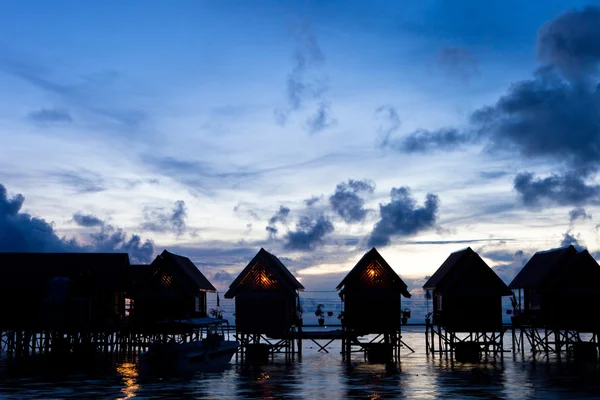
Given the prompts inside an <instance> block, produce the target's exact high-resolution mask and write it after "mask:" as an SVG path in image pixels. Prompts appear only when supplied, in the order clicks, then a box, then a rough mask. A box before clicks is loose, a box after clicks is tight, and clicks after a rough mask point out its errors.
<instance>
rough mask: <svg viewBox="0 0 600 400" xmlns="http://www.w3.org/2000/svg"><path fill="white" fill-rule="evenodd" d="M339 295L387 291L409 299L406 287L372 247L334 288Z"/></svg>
mask: <svg viewBox="0 0 600 400" xmlns="http://www.w3.org/2000/svg"><path fill="white" fill-rule="evenodd" d="M336 289H337V290H342V292H341V293H347V292H349V291H365V290H389V291H395V292H400V293H401V294H402V295H403V296H404V297H410V293H409V292H408V286H407V285H406V283H404V281H403V280H402V279H401V278H400V277H399V276H398V274H396V272H395V271H394V270H393V269H392V267H390V265H389V264H388V263H387V262H386V261H385V260H384V259H383V257H382V256H381V254H379V252H378V251H377V249H375V247H373V248H372V249H371V250H369V251H368V252H367V253H365V255H363V256H362V258H361V259H360V260H359V261H358V263H357V264H356V265H355V266H354V268H352V269H351V270H350V272H348V275H346V277H345V278H344V279H343V280H342V281H341V282H340V284H339V285H338V286H337V288H336Z"/></svg>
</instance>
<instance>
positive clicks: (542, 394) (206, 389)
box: [0, 327, 600, 400]
mask: <svg viewBox="0 0 600 400" xmlns="http://www.w3.org/2000/svg"><path fill="white" fill-rule="evenodd" d="M507 338H509V336H507ZM403 339H404V341H405V342H406V343H407V344H408V345H409V346H411V347H412V348H413V349H415V350H416V353H407V352H403V354H402V361H401V364H400V369H399V371H398V372H388V370H386V368H385V367H384V366H383V365H377V364H374V365H370V364H367V363H366V362H364V360H363V359H362V358H361V357H359V356H358V355H357V356H356V357H355V358H354V359H353V360H352V362H351V363H349V364H348V363H345V362H343V361H342V359H341V356H340V354H339V352H340V344H339V342H338V343H336V345H335V346H333V347H331V349H330V353H328V354H327V353H322V352H321V353H319V352H317V347H316V346H315V345H314V344H312V342H309V341H306V342H304V354H303V357H302V360H296V361H295V362H292V363H287V364H286V363H285V360H284V358H283V357H278V356H276V357H275V360H274V362H272V363H270V364H269V365H265V366H262V367H258V368H250V367H243V366H239V365H236V364H232V365H231V367H230V368H228V369H226V370H225V371H222V372H218V373H217V372H211V373H198V374H196V375H194V376H193V377H190V378H186V379H179V380H177V379H175V380H168V381H160V382H148V383H145V382H140V380H139V379H138V376H137V367H136V365H135V364H134V363H131V362H120V363H116V364H113V365H112V366H111V368H110V369H109V370H108V371H98V370H96V371H93V372H90V371H88V372H86V373H69V374H68V375H66V377H65V376H63V375H60V374H56V373H53V374H51V375H43V376H37V377H35V378H32V377H27V378H25V377H23V376H22V375H20V376H11V375H7V374H6V371H2V370H1V369H2V366H0V373H1V374H2V375H3V376H1V377H0V378H1V379H2V380H3V383H2V384H0V397H3V398H78V399H79V398H100V399H128V398H162V399H172V398H214V399H244V398H249V399H251V398H260V399H279V398H299V399H323V400H330V399H345V398H365V399H389V398H395V399H444V398H446V399H450V398H452V399H455V398H460V399H465V398H467V399H494V398H498V399H544V398H545V399H554V398H561V399H562V398H572V399H584V398H588V399H592V398H594V399H595V398H599V397H600V369H599V366H598V365H596V364H593V365H591V366H590V365H587V366H585V367H582V366H577V365H574V364H572V363H565V362H564V361H563V363H562V364H561V363H558V362H556V360H550V361H547V360H546V359H545V358H543V357H541V358H538V359H537V360H536V359H535V358H534V357H533V356H531V355H530V354H529V353H528V352H526V353H525V357H524V359H521V357H520V356H519V355H517V356H516V357H514V358H513V355H512V353H505V356H504V360H503V361H501V360H500V359H499V358H498V359H497V360H496V361H495V362H487V363H481V364H464V363H456V362H453V361H451V360H446V359H445V358H442V359H440V358H439V357H436V358H431V357H428V356H426V354H425V343H424V334H423V332H422V328H417V327H415V328H407V329H405V330H404V332H403ZM506 342H507V343H510V340H507V341H505V343H506ZM4 367H6V365H4ZM54 372H56V371H54Z"/></svg>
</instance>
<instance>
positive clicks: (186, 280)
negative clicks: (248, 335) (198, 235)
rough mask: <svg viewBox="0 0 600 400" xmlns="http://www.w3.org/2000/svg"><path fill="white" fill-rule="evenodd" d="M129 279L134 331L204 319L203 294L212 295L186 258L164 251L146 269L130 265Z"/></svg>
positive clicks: (204, 298)
mask: <svg viewBox="0 0 600 400" xmlns="http://www.w3.org/2000/svg"><path fill="white" fill-rule="evenodd" d="M131 279H132V282H133V285H132V289H131V291H130V292H128V299H129V301H130V302H132V303H133V304H132V305H131V309H130V319H131V321H132V323H133V324H134V325H135V326H138V327H139V326H146V327H148V326H151V325H152V324H153V323H155V322H157V321H164V320H182V319H191V318H201V317H206V316H207V313H206V311H207V310H206V293H207V292H215V291H216V289H215V287H214V286H213V285H212V284H211V283H210V282H209V281H208V279H206V277H205V276H204V275H203V274H202V272H200V270H199V269H198V268H197V267H196V266H195V265H194V263H193V262H192V261H190V259H189V258H187V257H183V256H180V255H177V254H173V253H170V252H168V251H167V250H164V251H163V252H162V253H161V254H160V255H159V256H157V257H156V258H155V259H154V261H152V264H150V265H133V266H132V268H131Z"/></svg>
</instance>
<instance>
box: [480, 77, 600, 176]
mask: <svg viewBox="0 0 600 400" xmlns="http://www.w3.org/2000/svg"><path fill="white" fill-rule="evenodd" d="M471 122H472V124H473V128H474V129H475V130H476V131H477V134H478V135H479V137H481V138H483V139H485V140H486V141H487V143H488V147H489V148H494V149H496V150H497V149H505V150H509V151H511V150H512V151H516V152H518V153H519V154H521V155H522V156H523V157H525V158H532V157H538V158H544V159H548V160H555V161H559V162H561V163H565V164H567V165H568V166H571V167H572V168H575V169H578V170H581V169H586V167H587V168H590V167H592V168H594V169H595V168H596V167H597V163H598V160H599V157H600V91H599V90H598V88H597V87H596V88H587V87H584V86H580V85H574V84H571V83H569V82H567V81H565V80H563V79H561V78H560V77H559V76H558V75H557V74H556V73H555V71H554V70H553V69H543V70H540V71H539V72H538V73H537V74H536V76H535V78H534V79H532V80H528V81H524V82H519V83H516V84H514V85H513V86H512V88H511V89H510V90H509V92H508V93H507V94H506V95H504V96H503V97H501V98H500V100H498V102H497V103H496V104H495V105H494V106H488V107H484V108H481V109H479V110H477V111H475V112H474V113H473V115H472V116H471Z"/></svg>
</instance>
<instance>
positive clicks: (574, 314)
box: [509, 245, 600, 332]
mask: <svg viewBox="0 0 600 400" xmlns="http://www.w3.org/2000/svg"><path fill="white" fill-rule="evenodd" d="M509 287H510V288H511V289H512V290H514V291H515V299H516V303H517V307H516V310H515V315H514V318H513V320H514V321H515V323H517V324H519V325H531V326H534V327H546V328H548V329H559V330H560V329H562V330H576V331H579V332H598V330H600V307H598V304H600V266H599V265H598V263H597V262H596V260H595V259H594V257H592V255H591V254H590V253H589V252H588V251H587V250H583V251H577V249H575V247H574V246H572V245H571V246H568V247H563V248H559V249H552V250H547V251H540V252H537V253H535V254H534V255H533V257H531V259H530V260H529V261H528V262H527V264H525V266H524V267H523V269H522V270H521V271H520V272H519V274H518V275H517V276H516V277H515V278H514V279H513V281H512V282H511V283H510V285H509Z"/></svg>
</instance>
